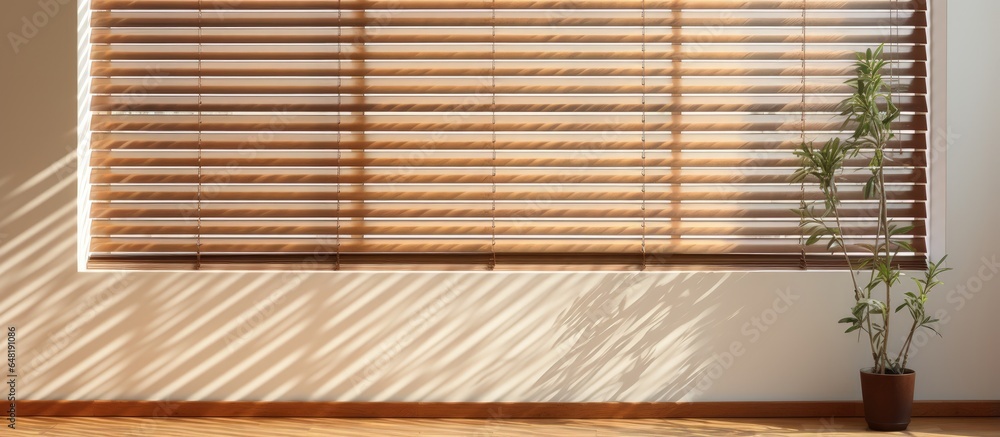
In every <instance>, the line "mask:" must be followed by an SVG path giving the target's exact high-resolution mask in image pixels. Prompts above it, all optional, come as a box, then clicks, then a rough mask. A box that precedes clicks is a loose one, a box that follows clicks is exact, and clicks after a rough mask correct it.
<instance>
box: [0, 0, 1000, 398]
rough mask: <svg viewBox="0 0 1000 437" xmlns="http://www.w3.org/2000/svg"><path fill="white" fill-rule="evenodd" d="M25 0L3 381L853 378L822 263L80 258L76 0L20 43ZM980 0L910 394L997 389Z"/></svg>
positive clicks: (833, 389)
mask: <svg viewBox="0 0 1000 437" xmlns="http://www.w3.org/2000/svg"><path fill="white" fill-rule="evenodd" d="M51 1H54V0H51ZM64 1H65V0H64ZM56 4H59V3H58V2H56ZM38 12H43V13H44V8H43V7H42V6H40V5H39V3H38V2H37V0H8V1H4V2H2V4H0V31H2V32H3V33H4V36H5V38H4V42H5V43H4V44H0V111H2V116H0V144H2V147H3V155H2V156H3V158H2V159H0V170H2V171H0V198H2V204H0V287H2V288H0V289H2V295H0V323H2V324H4V325H14V326H16V327H17V329H18V335H19V337H18V341H19V342H18V359H19V362H20V363H21V365H22V369H21V378H20V381H19V395H20V397H21V398H24V399H189V400H277V399H280V400H410V401H413V400H428V401H500V400H504V401H556V400H558V401H607V400H620V401H673V400H703V401H704V400H836V399H858V398H859V396H860V392H859V389H858V384H857V379H858V377H857V369H859V368H861V367H862V366H865V364H866V360H865V346H864V345H863V344H858V343H857V342H856V338H855V337H852V336H849V335H844V334H841V327H840V326H838V325H837V324H836V323H835V322H836V320H837V319H838V318H840V317H842V316H843V315H845V313H846V311H847V308H848V306H849V304H850V302H851V298H850V296H849V294H848V292H847V287H848V284H847V282H846V281H845V279H846V278H845V277H844V276H842V275H838V274H832V273H732V274H724V273H698V274H644V275H633V274H615V273H600V274H597V273H595V274H589V273H574V274H560V273H546V274H532V273H525V274H484V273H448V274H437V273H428V274H417V273H413V274H406V273H347V274H332V273H331V274H304V275H296V274H285V273H273V274H236V273H197V274H192V273H176V274H174V273H128V274H116V273H78V272H77V262H76V257H75V251H76V239H75V236H76V191H75V190H76V179H75V168H76V162H75V156H74V147H75V138H76V136H75V128H76V120H77V110H76V108H77V106H76V102H77V100H76V72H77V65H76V53H77V47H76V44H77V41H76V28H75V27H76V23H77V16H76V11H74V10H73V9H72V7H71V6H69V5H61V10H60V11H58V12H56V13H55V14H54V16H53V17H52V18H50V19H49V20H48V23H46V25H45V26H43V27H41V28H40V29H38V32H37V35H35V36H34V37H32V38H30V39H28V43H27V44H26V45H21V46H19V47H18V49H19V51H18V53H15V51H14V50H13V48H12V47H11V46H10V45H9V44H8V43H9V32H14V33H20V32H21V31H22V25H23V22H22V21H21V19H22V17H28V19H31V17H32V15H34V14H36V13H38ZM998 15H1000V2H995V1H992V0H962V1H958V0H953V1H951V2H950V21H951V22H952V24H953V25H952V26H951V28H952V31H951V33H950V37H949V38H950V39H949V56H950V61H951V64H950V68H949V86H950V95H949V106H950V113H949V114H950V115H949V118H950V120H951V121H952V122H951V127H952V129H951V135H950V138H951V141H949V148H948V153H949V160H948V171H949V174H950V176H949V177H950V179H949V181H948V186H947V192H948V206H949V209H948V217H947V218H948V221H947V246H948V247H947V248H948V251H949V252H951V258H950V260H951V265H952V266H954V267H956V270H955V271H954V272H952V274H950V275H949V276H948V277H947V280H948V282H949V284H948V286H947V287H945V289H944V290H942V291H941V293H939V294H938V295H936V296H934V297H933V298H932V302H931V303H930V306H931V307H932V308H934V309H937V310H940V311H943V313H942V314H943V315H945V316H946V319H947V321H946V323H943V324H942V326H941V331H942V333H943V334H944V338H943V339H938V338H934V339H930V341H929V342H926V346H924V347H921V348H919V350H918V351H917V354H916V356H915V357H914V358H913V360H912V366H913V367H915V368H916V369H917V370H918V374H919V377H918V383H917V384H918V386H917V394H916V396H917V397H918V398H919V399H997V398H1000V378H997V377H996V363H997V361H998V360H1000V348H998V347H997V345H998V343H997V336H998V334H1000V317H997V311H998V310H1000V295H998V293H997V290H998V288H1000V280H990V279H988V278H992V276H993V275H994V272H992V271H991V270H990V269H989V267H988V266H987V267H985V268H984V267H983V266H984V264H983V261H982V260H983V259H987V260H993V259H997V258H998V253H1000V232H997V231H996V223H997V222H998V215H1000V206H998V205H997V204H996V202H995V200H996V192H997V185H998V183H1000V172H997V171H996V170H995V166H996V163H997V162H1000V148H997V147H994V146H993V144H994V143H995V138H993V137H992V136H991V133H992V132H993V129H994V128H995V125H996V124H997V122H1000V117H998V115H997V110H996V109H995V106H993V105H992V103H995V102H997V101H1000V91H998V87H996V86H995V84H994V80H995V77H996V74H997V72H998V71H1000V60H998V58H997V56H996V51H995V50H993V51H989V52H985V53H989V55H987V56H986V57H985V58H983V59H976V58H975V57H974V55H975V53H976V51H978V50H980V49H981V48H983V46H984V43H983V42H982V41H984V38H988V41H989V43H986V44H985V45H987V46H990V47H992V46H995V45H996V44H997V43H998V42H1000V33H998V30H997V27H996V26H995V24H994V23H992V20H993V18H994V17H996V16H998ZM984 201H985V202H984ZM959 285H961V286H962V287H965V288H962V289H959V288H957V287H958V286H959ZM969 287H971V289H973V290H979V291H978V292H970V291H968V290H969V289H970V288H969ZM963 292H964V293H966V295H964V296H963V294H962V293H963ZM730 351H733V352H735V354H734V353H733V352H730Z"/></svg>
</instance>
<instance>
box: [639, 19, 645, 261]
mask: <svg viewBox="0 0 1000 437" xmlns="http://www.w3.org/2000/svg"><path fill="white" fill-rule="evenodd" d="M641 81H642V105H641V106H642V108H641V109H642V137H641V141H642V208H641V209H642V266H640V269H641V270H646V0H643V1H642V79H641Z"/></svg>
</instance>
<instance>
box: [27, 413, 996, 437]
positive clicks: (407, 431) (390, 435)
mask: <svg viewBox="0 0 1000 437" xmlns="http://www.w3.org/2000/svg"><path fill="white" fill-rule="evenodd" d="M17 429H18V431H20V432H19V433H18V434H19V435H45V436H88V437H89V436H177V437H179V436H201V435H211V436H358V437H361V436H365V437H368V436H385V437H394V436H518V437H520V436H694V437H700V436H727V435H728V436H757V435H760V436H807V435H824V436H859V435H869V434H871V435H882V436H892V435H906V436H921V437H932V436H1000V418H975V419H970V418H915V419H914V420H913V422H912V423H911V424H910V428H909V430H907V431H906V432H904V433H871V432H869V431H867V430H866V427H865V423H864V420H863V419H856V418H844V419H840V418H838V419H832V418H826V419H822V418H815V419H813V418H804V419H670V420H659V419H644V420H456V419H446V420H436V419H294V418H287V419H284V418H282V419H278V418H274V419H271V418H198V419H194V418H191V419H185V418H162V419H153V418H82V417H22V418H18V420H17ZM7 431H10V430H9V429H8V430H7Z"/></svg>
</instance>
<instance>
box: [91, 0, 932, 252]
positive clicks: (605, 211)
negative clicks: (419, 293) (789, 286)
mask: <svg viewBox="0 0 1000 437" xmlns="http://www.w3.org/2000/svg"><path fill="white" fill-rule="evenodd" d="M91 14H92V17H91V19H92V21H91V22H92V30H91V42H92V44H91V59H92V62H91V65H90V74H91V76H92V88H91V96H90V99H91V106H90V109H91V111H92V113H93V118H92V123H91V131H92V137H91V140H90V145H89V147H90V162H89V165H90V168H89V184H87V186H86V187H85V188H86V189H87V192H88V194H86V196H87V197H89V200H90V202H89V204H88V206H87V207H88V208H89V211H88V216H89V226H86V228H87V229H89V233H90V236H89V251H88V253H89V259H88V265H89V267H90V268H95V269H101V268H112V269H128V268H140V269H156V268H170V269H229V268H233V269H263V268H279V269H280V268H303V266H305V267H304V268H315V269H320V270H323V269H327V270H334V269H390V268H414V269H419V268H425V269H498V270H502V269H575V268H580V269H605V268H607V269H641V268H649V269H655V268H684V269H699V268H718V269H733V268H760V269H799V268H803V267H809V268H836V267H842V266H843V264H842V263H843V262H844V261H843V259H842V257H833V256H829V255H826V254H824V253H822V248H815V247H808V248H804V247H803V245H802V244H801V239H800V237H799V231H798V219H797V217H796V216H795V215H794V214H792V213H791V212H790V210H791V209H794V208H796V207H798V205H799V204H800V202H802V201H803V200H806V201H808V200H812V199H819V198H820V197H819V193H818V190H817V189H816V188H815V187H811V186H809V185H805V186H799V185H791V184H789V183H788V178H789V175H790V174H791V172H792V171H793V168H794V167H795V166H796V165H797V164H798V161H797V159H796V158H795V157H794V156H793V154H792V150H793V149H794V148H795V147H796V146H797V145H798V144H800V143H801V141H802V140H803V138H805V139H806V140H809V141H814V140H815V141H819V142H822V141H825V140H826V139H827V138H829V137H831V136H834V135H838V134H840V133H842V132H843V131H842V127H841V124H840V119H839V118H838V117H837V111H836V105H837V103H838V102H839V101H840V100H841V99H843V98H844V97H845V96H846V95H847V94H848V93H849V92H850V91H849V89H848V87H847V86H846V85H844V83H843V82H844V81H845V80H846V79H847V78H848V76H850V75H852V74H853V67H852V62H853V60H854V52H855V51H859V50H864V49H867V48H870V47H874V46H877V45H878V44H879V43H883V42H887V43H888V46H887V49H886V51H887V53H888V54H889V56H891V57H892V59H894V62H893V64H892V65H893V67H892V70H891V73H892V76H893V78H894V80H896V81H897V82H898V88H897V98H898V103H899V106H900V107H901V108H902V110H903V111H904V115H903V116H902V118H901V121H900V122H899V123H898V124H897V126H898V128H899V129H900V131H899V132H898V138H899V142H898V148H897V150H896V151H895V153H893V156H892V157H891V158H892V162H893V167H892V169H891V172H890V174H889V180H890V181H891V188H892V190H891V192H890V193H889V194H890V197H891V199H892V202H891V207H890V210H891V211H890V214H891V216H892V217H894V218H895V219H896V220H897V221H898V222H899V223H901V224H913V225H915V228H914V230H913V231H912V232H913V235H912V236H911V238H912V241H911V242H912V244H913V246H914V247H915V248H916V250H917V252H916V253H910V254H907V256H905V257H900V258H899V259H902V260H903V262H904V264H906V265H908V266H912V267H919V266H921V265H923V263H924V262H925V261H924V259H925V253H924V252H925V251H926V249H925V247H926V242H925V234H926V217H927V208H926V198H927V194H926V193H927V188H926V182H927V169H926V166H927V158H926V150H927V144H928V139H927V117H926V112H927V80H926V79H927V46H926V44H927V7H926V3H925V2H924V1H922V0H921V1H907V0H838V1H832V0H830V1H828V0H750V1H746V0H739V1H737V0H645V1H642V0H621V1H605V0H575V1H574V0H239V1H233V0H145V1H133V0H92V11H91ZM864 165H865V163H864V162H862V161H860V160H859V161H858V162H851V163H850V166H853V167H858V168H861V167H863V166H864ZM846 177H847V178H849V179H850V180H851V181H855V182H857V187H856V188H857V190H856V191H851V192H846V193H843V194H844V198H845V199H846V200H845V203H846V205H847V207H845V209H844V210H845V214H847V215H849V216H850V217H851V219H850V222H851V224H850V225H848V226H847V228H848V230H849V232H850V233H852V234H853V235H855V236H858V235H864V234H866V233H871V232H872V229H873V227H874V223H875V211H874V209H873V208H872V207H871V205H872V204H871V203H870V202H865V201H863V200H862V196H861V187H862V185H863V182H864V180H865V175H864V174H862V173H860V172H858V174H857V178H856V180H855V178H854V176H852V175H848V176H846Z"/></svg>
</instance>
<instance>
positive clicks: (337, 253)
mask: <svg viewBox="0 0 1000 437" xmlns="http://www.w3.org/2000/svg"><path fill="white" fill-rule="evenodd" d="M340 3H341V2H340V0H337V144H336V147H337V236H336V239H337V240H336V250H335V253H334V264H333V269H334V270H340V229H341V228H340V225H341V221H342V220H343V217H341V210H340V204H341V202H343V201H344V199H343V198H342V197H343V196H342V192H343V191H342V190H341V183H342V182H343V180H342V178H341V174H342V173H341V171H342V170H341V165H340V164H341V161H342V160H343V146H342V145H341V139H342V137H341V133H340V128H341V123H342V117H341V115H340V114H341V111H343V109H344V107H343V96H342V95H341V92H342V87H343V63H342V61H341V58H342V57H343V56H342V55H341V51H342V44H343V36H344V27H343V16H342V14H343V12H342V10H341V8H340Z"/></svg>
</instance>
